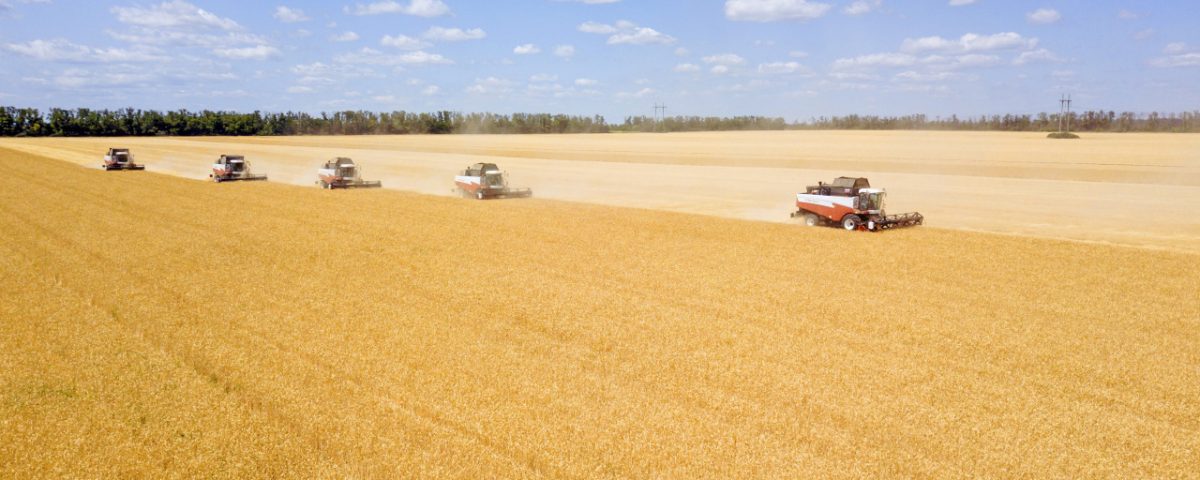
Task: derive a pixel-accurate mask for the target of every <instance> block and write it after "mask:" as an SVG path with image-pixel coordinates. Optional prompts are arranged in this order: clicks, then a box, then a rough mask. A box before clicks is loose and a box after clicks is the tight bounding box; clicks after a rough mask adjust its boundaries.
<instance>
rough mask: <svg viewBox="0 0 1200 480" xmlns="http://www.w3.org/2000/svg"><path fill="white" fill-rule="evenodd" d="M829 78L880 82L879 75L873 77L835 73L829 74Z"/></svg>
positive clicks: (862, 74) (854, 73) (861, 74)
mask: <svg viewBox="0 0 1200 480" xmlns="http://www.w3.org/2000/svg"><path fill="white" fill-rule="evenodd" d="M829 78H832V79H834V80H859V81H869V80H879V75H872V74H869V73H856V72H833V73H830V74H829Z"/></svg>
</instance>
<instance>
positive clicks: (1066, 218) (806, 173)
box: [0, 131, 1200, 253]
mask: <svg viewBox="0 0 1200 480" xmlns="http://www.w3.org/2000/svg"><path fill="white" fill-rule="evenodd" d="M115 145H119V146H128V147H131V148H132V149H133V151H134V152H135V153H136V154H137V155H138V159H139V161H142V162H144V163H146V164H147V165H148V168H149V169H150V170H152V171H156V172H163V173H171V174H175V175H180V176H184V177H188V178H196V179H203V178H206V176H207V175H208V174H209V173H210V171H211V170H210V165H211V163H212V161H213V160H215V159H216V158H217V156H219V155H221V154H223V153H234V154H243V155H246V156H247V158H249V159H250V161H251V162H252V163H253V165H254V167H255V169H256V171H258V172H259V173H266V174H268V175H270V177H271V181H272V182H286V183H293V184H296V185H312V184H313V182H314V180H315V179H316V177H315V170H316V168H317V166H318V165H320V164H321V162H322V161H323V160H325V159H328V158H332V157H338V156H349V157H353V158H354V159H355V160H356V161H357V162H358V164H359V165H360V166H361V167H362V169H363V172H364V174H365V175H366V176H367V177H368V178H369V179H372V180H382V181H383V185H384V188H388V189H399V190H408V191H414V192H421V193H428V194H435V195H449V194H450V191H451V185H452V178H453V175H454V174H455V173H456V172H458V171H459V170H461V169H462V168H464V167H465V166H467V165H469V164H472V163H476V162H491V163H497V164H499V165H500V166H501V168H503V169H505V170H507V171H508V172H509V173H510V175H511V177H512V181H513V183H514V184H517V185H520V186H528V187H532V188H533V190H534V194H535V195H536V196H538V197H540V198H551V199H558V200H569V201H576V202H586V203H594V204H602V205H613V206H625V207H637V208H652V209H657V210H668V211H677V212H686V213H699V214H704V215H714V216H721V217H727V218H738V219H748V220H760V221H773V222H788V221H789V220H790V219H789V217H788V213H789V212H791V211H792V210H794V199H795V197H794V195H795V194H796V192H798V191H801V190H803V189H804V187H805V186H806V185H810V184H815V183H816V182H817V181H820V180H825V181H829V180H831V179H833V178H834V177H837V176H841V175H861V176H867V177H869V178H870V179H871V182H872V184H873V185H875V186H878V187H883V188H886V189H887V190H888V193H889V197H888V204H887V210H888V211H889V212H891V213H900V212H907V211H919V212H921V213H923V214H925V218H926V221H927V224H928V225H930V226H935V227H939V228H954V229H963V230H970V231H986V232H997V233H1006V234H1016V235H1023V236H1036V237H1046V238H1063V239H1072V240H1082V241H1088V242H1098V243H1115V244H1121V245H1133V246H1139V247H1146V248H1153V249H1167V250H1172V251H1183V252H1191V253H1200V217H1197V216H1195V215H1189V214H1187V211H1186V208H1185V207H1183V206H1185V205H1200V135H1188V134H1179V135H1168V134H1088V135H1086V136H1085V137H1084V138H1083V139H1080V140H1077V141H1068V142H1063V141H1053V140H1048V139H1046V138H1045V136H1044V135H1041V134H1035V133H1002V132H877V131H868V132H861V131H789V132H703V133H686V134H666V135H663V134H612V135H433V136H428V135H399V136H366V137H272V138H229V137H223V138H117V139H111V138H70V139H59V138H35V139H0V147H2V146H9V147H11V148H14V149H21V150H22V151H26V152H28V153H33V154H38V155H45V156H49V157H53V158H58V159H62V160H69V161H72V162H76V163H79V164H83V165H88V166H94V165H97V164H98V162H99V157H100V156H101V155H102V154H103V152H104V151H105V150H106V149H107V148H108V147H110V146H115Z"/></svg>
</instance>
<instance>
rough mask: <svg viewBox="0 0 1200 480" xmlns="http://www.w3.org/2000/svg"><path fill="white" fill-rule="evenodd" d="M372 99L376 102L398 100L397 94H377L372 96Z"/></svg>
mask: <svg viewBox="0 0 1200 480" xmlns="http://www.w3.org/2000/svg"><path fill="white" fill-rule="evenodd" d="M371 100H374V101H376V102H384V103H393V102H395V101H396V96H395V95H376V96H374V97H371Z"/></svg>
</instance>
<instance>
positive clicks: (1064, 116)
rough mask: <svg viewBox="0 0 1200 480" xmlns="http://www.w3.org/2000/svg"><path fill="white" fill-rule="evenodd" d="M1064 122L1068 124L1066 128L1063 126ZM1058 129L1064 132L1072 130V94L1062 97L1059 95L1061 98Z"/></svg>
mask: <svg viewBox="0 0 1200 480" xmlns="http://www.w3.org/2000/svg"><path fill="white" fill-rule="evenodd" d="M1064 123H1065V125H1066V127H1065V129H1064V126H1063V125H1064ZM1058 131H1059V132H1063V133H1066V132H1069V131H1071V96H1070V95H1063V96H1062V97H1059V100H1058Z"/></svg>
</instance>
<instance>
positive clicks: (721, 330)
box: [0, 150, 1200, 478]
mask: <svg viewBox="0 0 1200 480" xmlns="http://www.w3.org/2000/svg"><path fill="white" fill-rule="evenodd" d="M0 164H2V166H3V168H4V171H5V172H6V173H8V175H9V178H11V179H19V180H20V181H14V182H11V183H9V184H7V185H6V187H5V188H3V189H0V262H2V267H3V272H4V275H3V277H2V279H0V291H2V292H3V294H2V296H0V477H6V478H7V477H16V478H24V477H87V478H93V477H189V478H194V477H235V478H244V477H298V478H311V477H361V478H372V477H374V478H388V477H410V476H415V477H435V478H441V477H472V478H479V477H485V478H491V477H505V478H510V477H553V478H559V477H631V478H648V477H665V478H697V477H707V478H745V477H774V478H810V477H824V476H863V477H950V478H961V477H968V476H970V477H979V476H985V477H1075V478H1078V477H1089V478H1090V477H1110V478H1130V477H1187V476H1193V475H1195V472H1196V471H1200V461H1198V460H1197V459H1198V458H1200V433H1198V432H1200V420H1198V419H1200V391H1198V390H1197V387H1196V386H1197V385H1200V369H1198V368H1197V365H1198V362H1200V359H1198V358H1197V352H1200V299H1198V297H1200V296H1198V295H1197V292H1198V291H1200V280H1198V277H1197V275H1196V272H1197V271H1198V270H1200V257H1197V256H1195V255H1189V254H1184V253H1172V252H1158V251H1147V250H1139V249H1131V248H1122V247H1110V246H1102V245H1087V244H1078V243H1070V242H1061V241H1053V240H1039V239H1028V238H1017V237H1006V236H996V235H987V234H977V233H967V232H958V231H950V230H938V229H932V228H925V229H911V230H903V231H895V232H888V233H887V234H885V235H867V234H862V235H857V234H847V233H846V232H841V231H837V230H833V229H804V228H797V227H795V226H791V225H777V224H768V223H755V222H745V221H738V220H726V219H718V218H711V217H700V216H691V215H683V214H677V213H665V212H655V211H649V210H633V209H616V208H610V207H602V206H589V205H583V204H574V203H563V202H553V201H546V200H538V199H534V200H530V201H512V202H473V201H465V200H459V199H448V198H440V197H431V196H421V195H415V194H407V193H401V192H393V191H350V192H340V191H339V192H327V191H322V190H317V189H315V188H296V187H292V186H287V185H279V184H253V185H250V184H246V185H239V184H232V185H213V184H209V183H202V182H196V181H190V180H184V179H179V178H173V177H168V176H162V175H157V174H153V173H150V172H144V173H134V172H111V173H106V172H101V171H97V170H86V169H81V168H78V167H77V166H74V165H68V164H65V163H61V162H58V161H54V160H49V159H45V158H40V157H34V156H30V155H27V154H23V153H18V152H15V151H6V150H0Z"/></svg>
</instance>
